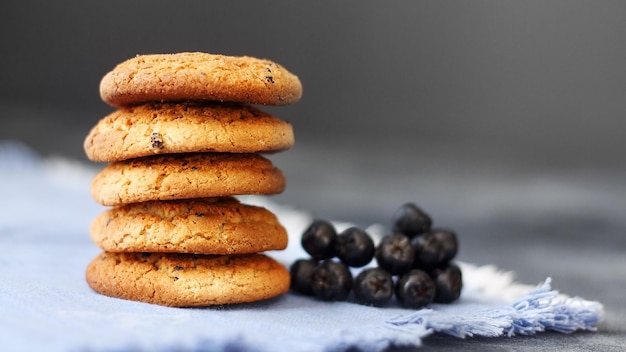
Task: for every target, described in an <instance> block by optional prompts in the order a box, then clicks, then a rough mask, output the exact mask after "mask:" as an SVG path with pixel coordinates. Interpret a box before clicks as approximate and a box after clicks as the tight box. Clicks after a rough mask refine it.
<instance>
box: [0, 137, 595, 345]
mask: <svg viewBox="0 0 626 352" xmlns="http://www.w3.org/2000/svg"><path fill="white" fill-rule="evenodd" d="M95 172H96V170H95V168H90V166H88V165H83V164H79V163H76V162H71V161H68V160H63V159H40V158H39V157H38V156H37V155H35V154H33V153H32V152H31V151H30V150H29V149H28V148H24V147H23V146H21V145H19V144H17V143H6V142H5V143H0V214H2V215H1V216H0V268H1V270H0V350H2V351H44V350H45V351H78V350H81V351H82V350H89V351H143V350H145V351H187V350H190V351H200V350H202V351H205V350H206V351H213V350H216V351H237V350H251V351H280V350H285V351H327V350H335V351H337V350H346V349H348V348H350V347H358V348H359V349H360V350H363V351H377V350H381V349H384V348H386V347H389V346H405V345H408V346H418V345H420V343H421V341H422V339H424V338H427V336H428V335H429V334H432V333H433V332H440V333H444V334H450V335H453V336H458V337H468V336H490V337H496V336H512V335H518V334H534V333H538V332H541V331H544V330H553V331H558V332H565V333H567V332H572V331H575V330H594V329H595V326H596V325H597V324H598V323H599V322H600V321H601V320H602V316H603V307H602V305H601V304H600V303H598V302H592V301H587V300H584V299H582V298H576V297H569V296H566V295H562V294H559V293H558V292H556V291H554V290H552V289H551V280H550V279H549V278H547V279H546V280H545V282H543V283H540V284H539V285H537V286H530V285H524V284H519V283H516V282H515V281H514V277H513V274H512V273H510V272H503V271H501V270H499V269H498V268H495V267H493V266H481V267H479V266H475V265H471V264H468V263H460V264H461V267H462V270H463V275H464V283H465V287H464V290H463V293H462V296H461V298H460V299H459V300H458V302H456V303H454V304H450V305H432V306H431V307H429V308H428V309H423V310H419V311H415V310H409V309H402V308H399V307H398V306H397V305H395V304H390V305H389V306H388V307H384V308H372V307H366V306H361V305H357V304H354V303H351V302H334V303H328V302H320V301H317V300H315V299H311V298H308V297H302V296H299V295H295V294H291V293H289V294H285V295H282V296H280V297H277V298H275V299H271V300H267V301H263V302H256V303H251V304H241V305H232V306H219V307H211V308H201V309H199V308H194V309H180V308H169V307H161V306H157V305H150V304H145V303H139V302H132V301H125V300H120V299H114V298H109V297H105V296H102V295H99V294H96V293H95V292H93V291H92V290H91V289H90V288H89V286H88V285H87V284H86V282H85V278H84V275H85V269H86V267H87V264H88V263H89V261H91V260H92V259H93V258H94V257H96V256H97V255H98V254H99V253H100V250H99V249H98V248H97V247H96V246H95V245H94V244H93V243H92V242H91V240H90V239H89V234H88V229H89V224H90V222H91V221H92V220H93V218H95V217H96V216H97V215H98V214H99V213H101V212H102V211H104V208H103V207H102V206H100V205H98V204H96V203H95V202H94V201H93V200H92V198H91V196H90V195H89V187H90V182H91V179H92V178H93V176H94V175H95ZM242 201H245V202H248V203H253V204H260V205H263V206H266V207H267V208H269V209H270V210H272V211H274V212H275V213H276V214H277V215H278V217H279V219H280V220H281V222H282V223H283V224H284V225H285V227H286V228H287V230H288V232H289V234H290V236H291V241H290V245H289V247H288V248H287V249H286V250H285V251H276V252H270V253H269V255H270V256H272V257H274V258H276V259H277V260H279V261H280V262H282V263H283V264H285V265H286V266H288V265H289V264H290V263H291V262H292V261H293V260H295V259H297V258H301V257H305V256H306V254H305V253H304V252H303V251H302V249H301V248H299V240H298V237H299V236H300V234H301V233H302V231H303V229H304V228H305V227H306V226H308V224H309V223H310V221H311V220H312V219H311V217H310V216H309V215H308V214H307V213H306V212H304V211H300V210H296V209H291V208H289V207H285V206H279V205H277V204H273V203H271V202H268V201H267V199H264V198H261V197H243V198H242ZM348 225H349V224H342V223H336V226H337V227H338V228H339V229H340V228H341V227H342V226H348ZM368 231H369V232H371V233H372V234H377V233H379V234H380V232H381V231H380V227H378V226H376V225H373V226H372V227H371V228H369V229H368Z"/></svg>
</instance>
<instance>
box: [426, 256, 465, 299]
mask: <svg viewBox="0 0 626 352" xmlns="http://www.w3.org/2000/svg"><path fill="white" fill-rule="evenodd" d="M431 275H432V276H433V279H434V281H435V286H436V287H437V290H436V293H435V299H434V301H435V303H451V302H454V301H455V300H457V299H458V298H459V297H460V296H461V290H462V289H463V275H462V274H461V269H460V268H459V267H458V266H457V265H456V264H454V263H449V264H448V265H447V266H445V267H443V268H439V269H436V270H434V271H433V272H432V273H431Z"/></svg>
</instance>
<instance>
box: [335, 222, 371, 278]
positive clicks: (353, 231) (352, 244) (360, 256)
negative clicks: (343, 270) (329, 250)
mask: <svg viewBox="0 0 626 352" xmlns="http://www.w3.org/2000/svg"><path fill="white" fill-rule="evenodd" d="M375 250H376V247H375V246H374V241H373V240H372V238H371V237H370V236H369V235H368V234H367V233H366V232H365V231H363V230H362V229H360V228H358V227H350V228H348V229H346V230H345V231H343V232H341V233H340V234H339V235H338V236H337V242H336V245H335V254H336V255H337V257H338V258H339V259H341V261H342V262H343V263H344V264H346V265H347V266H351V267H354V268H359V267H362V266H364V265H366V264H367V263H369V262H371V261H372V258H374V251H375Z"/></svg>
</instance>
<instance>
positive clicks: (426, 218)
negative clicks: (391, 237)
mask: <svg viewBox="0 0 626 352" xmlns="http://www.w3.org/2000/svg"><path fill="white" fill-rule="evenodd" d="M391 223H392V224H393V232H396V233H401V234H404V235H406V236H408V237H409V238H413V237H415V236H417V235H419V234H421V233H424V232H426V231H428V230H430V227H431V225H432V219H431V217H430V215H428V214H426V213H425V212H424V211H423V210H422V209H420V208H419V207H418V206H417V205H415V204H414V203H406V204H404V205H402V206H401V207H400V208H399V209H398V210H396V212H395V213H394V214H393V216H392V218H391Z"/></svg>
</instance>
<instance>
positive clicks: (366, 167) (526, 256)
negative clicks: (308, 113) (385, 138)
mask: <svg viewBox="0 0 626 352" xmlns="http://www.w3.org/2000/svg"><path fill="white" fill-rule="evenodd" d="M389 148H394V149H395V148H396V147H393V146H392V147H389ZM399 149H401V148H399ZM389 155H390V153H389V150H378V151H376V150H368V151H367V152H365V153H357V152H354V151H350V150H345V151H342V150H341V149H336V150H334V151H330V150H328V149H326V148H325V147H323V146H319V145H316V146H307V145H306V144H305V145H300V146H298V147H297V148H294V149H293V150H291V151H289V152H285V153H280V154H275V155H272V156H270V158H271V159H272V160H273V161H274V163H275V164H276V165H277V166H279V167H280V168H281V169H282V170H283V171H284V172H285V174H286V176H287V179H288V187H287V190H286V192H285V193H283V194H282V195H279V196H275V197H272V200H273V201H274V202H276V203H278V204H287V205H290V206H293V207H295V208H299V209H303V210H306V211H307V212H309V213H311V214H312V215H313V216H315V217H318V218H329V219H334V220H340V221H348V222H352V223H355V224H357V225H363V226H369V225H371V224H373V223H378V224H383V225H386V223H387V222H388V221H389V218H390V217H391V215H392V213H393V211H394V210H395V209H396V208H397V207H398V206H399V205H400V204H402V203H403V202H406V201H412V202H415V203H417V204H419V205H420V206H421V207H422V208H424V209H425V210H426V211H427V212H429V213H430V215H431V216H432V217H433V219H434V224H435V226H442V227H450V228H453V229H454V230H456V231H457V233H458V234H459V240H460V252H459V254H458V259H460V260H463V261H466V262H470V263H474V264H477V265H485V264H494V265H496V266H497V267H499V268H500V269H503V270H510V271H513V272H515V273H516V277H517V279H518V281H519V282H522V283H526V284H538V283H540V282H542V281H543V280H544V279H545V278H546V277H551V278H552V280H553V281H552V282H553V288H554V289H556V290H559V291H561V292H563V293H566V294H568V295H573V296H580V297H582V298H585V299H588V300H593V301H599V302H601V303H602V304H603V305H604V307H605V314H606V316H605V320H604V322H603V323H601V325H600V326H599V328H598V331H597V332H576V333H573V334H560V333H553V332H546V333H539V334H536V335H533V336H516V337H512V338H467V339H458V338H454V337H449V336H443V335H435V336H430V337H428V338H426V339H425V340H424V346H425V347H427V348H428V349H429V350H431V349H432V350H449V349H452V348H454V349H457V348H463V349H464V350H476V351H479V350H480V351H491V350H498V351H500V350H527V351H535V350H536V351H544V350H552V349H557V348H558V349H563V350H568V351H622V350H623V349H624V346H626V304H625V303H624V300H623V294H624V292H626V236H624V235H625V234H626V218H624V217H623V211H624V209H626V187H624V184H623V182H622V180H623V179H624V176H626V173H624V172H623V170H619V169H617V170H613V171H612V172H607V171H606V170H605V171H603V172H598V170H574V171H572V170H556V169H555V170H546V169H541V170H539V169H531V170H528V169H524V168H520V167H519V166H517V167H516V166H511V165H508V164H497V165H496V166H497V167H496V166H494V163H495V161H494V160H490V161H482V162H478V163H476V162H474V161H473V162H471V163H470V162H468V161H467V160H466V161H462V160H454V161H450V162H446V161H445V160H443V161H442V160H436V156H433V157H430V158H423V159H420V160H412V158H414V157H411V156H410V155H407V154H403V155H402V154H395V157H396V158H395V159H394V158H390V157H389ZM424 164H427V165H429V167H428V168H422V167H421V165H424ZM398 350H401V351H404V349H402V348H398Z"/></svg>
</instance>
